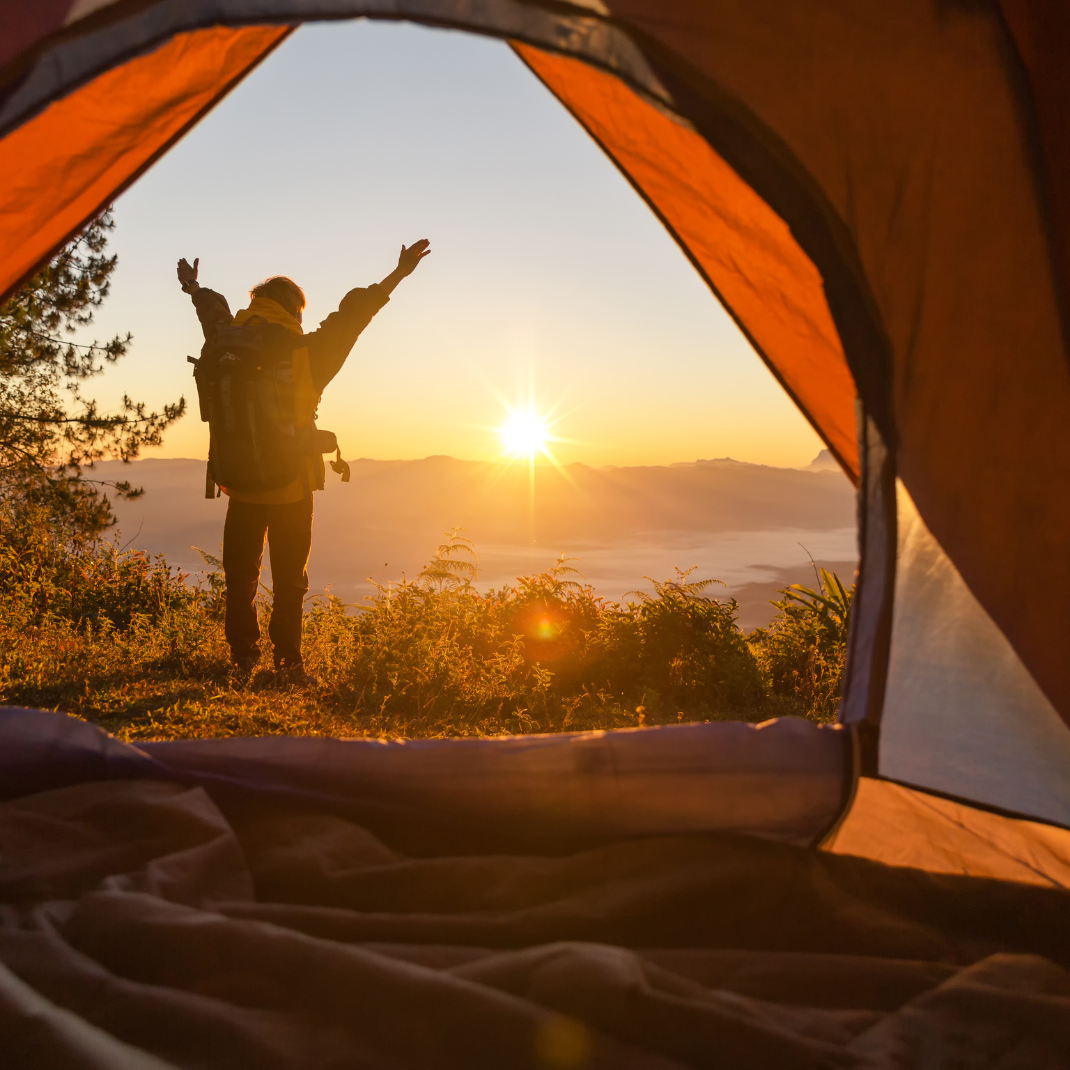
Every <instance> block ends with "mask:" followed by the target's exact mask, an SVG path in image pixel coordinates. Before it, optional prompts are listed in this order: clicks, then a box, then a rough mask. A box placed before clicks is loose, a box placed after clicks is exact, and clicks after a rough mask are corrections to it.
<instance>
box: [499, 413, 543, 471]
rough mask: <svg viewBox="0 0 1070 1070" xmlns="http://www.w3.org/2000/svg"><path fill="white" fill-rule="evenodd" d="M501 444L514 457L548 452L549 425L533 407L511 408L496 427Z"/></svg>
mask: <svg viewBox="0 0 1070 1070" xmlns="http://www.w3.org/2000/svg"><path fill="white" fill-rule="evenodd" d="M498 434H499V435H500V436H501V440H502V446H503V448H504V449H505V451H506V452H507V453H511V454H512V455H513V456H514V457H527V458H529V459H534V457H535V454H537V453H544V454H545V453H548V450H547V448H546V443H547V441H548V439H549V438H550V426H549V423H548V422H547V420H546V417H545V416H540V415H539V414H538V413H537V412H535V410H534V409H513V410H511V411H510V412H509V415H508V417H507V418H506V421H505V423H504V424H502V426H501V427H500V428H499V429H498Z"/></svg>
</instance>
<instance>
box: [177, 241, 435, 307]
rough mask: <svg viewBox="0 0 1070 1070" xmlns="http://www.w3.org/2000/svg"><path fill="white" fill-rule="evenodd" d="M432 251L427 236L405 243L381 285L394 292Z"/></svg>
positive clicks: (389, 291)
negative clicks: (396, 261)
mask: <svg viewBox="0 0 1070 1070" xmlns="http://www.w3.org/2000/svg"><path fill="white" fill-rule="evenodd" d="M430 252H431V243H430V242H429V241H428V240H427V239H426V238H421V239H420V240H419V241H418V242H413V244H412V245H408V246H406V245H403V246H402V247H401V255H400V256H399V257H398V266H397V267H396V268H394V270H393V271H391V272H390V274H389V275H387V277H386V278H385V279H383V281H382V282H381V283H379V285H380V286H381V287H382V288H383V289H384V290H386V292H387V294H391V293H393V292H394V287H395V286H397V284H398V283H399V282H401V280H402V279H403V278H405V276H406V275H411V274H412V273H413V272H414V271H415V270H416V265H417V264H419V262H420V261H421V260H423V258H424V257H425V256H427V255H428V253H430ZM194 277H196V272H194Z"/></svg>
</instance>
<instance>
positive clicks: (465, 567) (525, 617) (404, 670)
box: [0, 505, 853, 741]
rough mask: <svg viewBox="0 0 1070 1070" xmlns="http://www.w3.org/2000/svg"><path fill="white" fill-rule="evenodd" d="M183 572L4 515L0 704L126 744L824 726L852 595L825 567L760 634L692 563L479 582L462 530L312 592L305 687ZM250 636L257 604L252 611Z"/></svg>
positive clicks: (37, 517) (20, 515)
mask: <svg viewBox="0 0 1070 1070" xmlns="http://www.w3.org/2000/svg"><path fill="white" fill-rule="evenodd" d="M205 556H206V562H207V563H208V566H209V569H208V572H207V574H206V576H205V577H204V578H203V579H202V580H201V581H200V582H199V583H192V582H191V579H190V577H189V576H187V575H184V574H182V573H180V572H177V571H176V570H174V569H172V568H169V567H168V566H167V564H166V562H165V561H163V559H162V558H155V559H150V558H148V557H146V556H145V555H144V554H142V553H140V552H131V551H127V552H122V551H120V550H118V549H116V548H115V546H114V545H112V544H110V543H108V542H107V541H104V540H99V539H80V538H79V537H78V536H77V534H76V533H75V532H74V531H72V530H71V529H69V528H67V527H65V526H64V525H63V524H62V523H61V522H59V521H57V520H56V519H55V518H53V517H50V516H49V515H48V514H47V513H45V512H44V511H43V510H41V509H39V508H36V507H31V506H25V505H22V506H17V507H15V506H11V505H8V506H6V507H4V508H3V509H0V597H3V598H4V600H5V603H6V605H7V609H8V611H7V613H6V615H5V617H4V620H3V621H2V622H0V701H2V702H3V703H5V704H9V705H26V706H36V707H40V708H45V709H59V710H64V711H66V712H68V713H72V714H75V715H77V716H79V717H83V718H85V719H86V720H88V721H91V722H93V723H95V724H99V725H101V726H102V727H104V728H105V729H107V730H108V731H110V732H112V733H114V734H115V735H117V736H119V737H120V738H123V739H127V740H131V741H136V740H150V739H173V738H182V737H207V736H227V735H242V734H255V735H262V734H275V733H291V734H327V735H340V736H356V735H367V736H374V737H380V738H383V737H386V738H401V737H406V738H409V737H416V736H424V737H427V736H433V737H435V736H437V737H441V736H473V735H496V734H501V733H528V732H556V731H567V730H584V729H597V728H619V727H629V726H635V725H638V724H664V723H677V722H680V721H696V720H698V721H702V720H718V719H732V720H736V719H743V720H751V721H760V720H765V719H767V718H769V717H774V716H782V715H796V716H806V717H811V718H813V719H815V720H830V719H831V718H832V717H833V716H834V713H835V707H836V702H837V699H838V694H839V686H840V678H841V675H842V663H843V653H844V649H845V642H846V629H847V621H848V617H849V612H850V601H851V596H852V593H853V589H847V588H844V586H843V585H842V584H841V583H840V581H839V579H838V578H837V577H835V576H831V575H829V574H828V573H825V572H822V574H821V577H820V581H819V583H818V587H817V589H816V590H807V589H803V588H791V589H789V590H787V591H785V592H783V594H784V600H783V601H782V602H778V603H775V605H776V606H777V608H778V615H777V617H776V619H775V620H774V621H773V623H772V624H771V625H770V626H769V627H768V628H765V629H758V630H756V631H754V632H751V633H749V634H744V633H743V632H741V631H740V629H739V627H738V625H737V622H736V616H737V606H736V603H735V601H734V600H731V599H728V600H723V601H721V600H717V599H715V598H712V597H710V596H709V595H708V594H707V591H708V589H709V586H710V584H711V583H712V582H713V581H710V580H705V581H696V580H693V579H692V578H691V575H690V572H682V571H680V570H677V574H676V576H674V577H673V578H672V579H669V580H665V581H664V582H654V583H653V593H639V592H634V593H633V594H632V595H631V596H627V598H626V600H625V601H623V602H622V603H616V602H611V601H608V600H606V599H603V598H600V597H599V596H598V595H597V593H596V592H595V591H593V590H592V589H591V588H590V587H589V586H587V585H585V584H584V583H583V581H582V577H580V576H579V574H578V573H577V571H576V570H575V568H574V566H573V564H572V563H571V562H570V561H569V560H567V559H565V558H564V556H563V555H562V557H561V558H559V559H558V561H557V562H556V563H554V564H553V565H552V566H551V567H550V568H549V569H548V570H547V571H546V572H543V573H541V574H539V575H535V576H527V577H522V578H520V579H518V581H517V583H516V584H515V585H514V586H510V587H504V588H502V589H500V590H495V591H490V592H486V593H480V592H479V591H477V590H476V588H475V587H474V586H473V580H474V579H475V578H476V564H477V563H476V559H475V551H474V548H473V547H472V545H471V543H469V542H468V540H466V539H464V538H462V537H461V536H460V535H459V533H458V532H454V533H452V534H451V535H450V536H449V537H448V539H447V541H446V542H445V543H444V544H443V545H442V546H440V547H439V548H438V550H437V551H436V552H435V554H434V555H433V557H432V559H431V560H430V561H429V563H428V565H427V566H426V567H425V569H424V570H423V571H422V572H421V573H420V575H419V576H418V577H417V579H416V580H415V581H412V582H401V583H396V584H384V585H378V586H377V589H376V592H375V594H374V595H372V596H371V597H370V598H369V599H367V600H366V601H365V602H364V604H363V605H362V606H360V607H353V606H347V605H344V604H343V603H342V602H340V601H339V600H338V599H336V598H332V597H329V596H325V597H320V598H316V599H313V600H312V601H311V605H310V609H309V612H307V613H306V616H305V623H304V654H305V662H306V668H307V670H308V672H309V673H310V674H312V675H313V676H314V677H315V678H316V680H317V683H316V684H315V685H313V686H312V687H297V686H292V685H289V684H287V683H286V682H285V681H284V680H277V679H276V678H275V676H274V674H273V673H272V672H270V671H269V663H268V662H267V659H265V663H264V664H262V666H261V668H260V669H259V670H258V671H257V672H255V673H254V674H253V675H252V676H251V677H243V676H241V675H240V674H238V673H236V672H235V671H233V670H232V669H231V667H230V665H229V657H228V650H227V646H226V642H225V640H224V638H223V623H222V617H223V604H224V593H225V592H224V587H223V578H222V575H221V573H220V572H219V570H218V562H217V561H216V560H215V559H214V558H211V557H210V556H209V555H205ZM259 612H260V614H261V623H262V626H263V629H264V632H265V634H266V623H267V619H266V618H267V613H268V605H267V599H266V598H265V599H264V603H263V604H261V605H260V607H259Z"/></svg>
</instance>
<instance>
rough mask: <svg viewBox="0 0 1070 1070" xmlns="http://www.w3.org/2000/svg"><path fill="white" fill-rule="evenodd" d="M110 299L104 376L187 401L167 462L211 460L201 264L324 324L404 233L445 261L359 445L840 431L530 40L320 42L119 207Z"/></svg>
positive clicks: (395, 313) (337, 389)
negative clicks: (565, 99)
mask: <svg viewBox="0 0 1070 1070" xmlns="http://www.w3.org/2000/svg"><path fill="white" fill-rule="evenodd" d="M114 214H115V221H116V229H115V231H114V232H113V240H112V242H111V247H112V249H113V251H114V252H116V253H118V255H119V267H118V269H117V270H116V273H115V275H114V281H113V285H112V292H111V295H110V296H109V298H108V299H107V301H106V303H105V305H104V307H103V308H102V309H101V311H100V313H98V316H97V320H96V322H95V323H94V325H93V327H91V328H90V329H89V331H88V332H83V333H82V335H81V336H80V337H81V338H83V339H85V338H86V337H87V336H96V337H98V338H103V337H105V336H109V335H110V334H112V333H115V332H122V333H125V332H126V331H130V332H132V333H133V335H134V343H133V347H132V349H131V352H130V355H129V356H127V357H126V358H124V359H123V361H122V362H121V363H120V364H118V365H117V366H115V367H114V368H113V369H110V370H109V371H108V372H107V373H106V374H105V376H104V377H103V378H102V379H101V380H99V381H98V382H97V383H96V390H95V395H96V396H97V397H98V398H99V399H100V400H101V401H102V402H104V403H105V404H114V403H115V401H116V400H117V399H118V398H119V397H121V395H122V393H123V392H124V391H125V392H127V393H129V394H130V395H131V396H132V397H134V398H137V399H143V400H145V401H147V402H149V403H150V405H153V406H160V405H162V404H163V403H164V402H167V401H172V400H174V399H176V398H177V397H178V396H179V395H180V394H185V396H186V398H187V401H188V402H189V403H190V414H189V415H187V416H186V417H185V418H183V419H182V420H181V421H180V422H179V423H178V424H176V425H175V427H174V428H172V429H171V430H170V431H169V432H168V434H167V437H166V440H165V443H164V445H163V446H162V447H161V448H160V449H157V450H151V451H147V452H146V455H147V456H151V455H154V456H161V457H204V456H206V455H207V448H208V436H207V425H205V424H201V423H200V422H199V419H198V417H197V415H196V402H195V390H194V387H193V382H192V379H191V375H190V366H189V365H188V364H187V363H186V359H185V358H186V356H187V354H189V355H194V356H195V355H196V354H197V352H198V350H199V348H200V345H201V335H200V330H199V327H198V324H197V320H196V316H195V314H194V311H193V308H192V305H191V303H190V301H189V298H188V297H186V296H185V295H184V294H183V293H182V292H181V291H180V290H179V289H178V284H177V282H176V280H175V263H176V261H177V260H178V258H179V257H183V256H184V257H186V258H188V259H189V260H190V261H191V262H192V261H193V258H194V257H199V258H200V281H201V283H202V284H203V285H206V286H209V287H211V288H213V289H216V290H219V291H220V292H222V293H223V294H225V295H226V296H227V298H228V300H229V301H230V304H231V307H232V309H235V310H237V309H238V308H240V307H243V306H244V305H245V304H246V303H247V291H248V289H249V287H250V286H252V285H253V284H254V283H256V282H257V281H259V280H260V279H262V278H264V277H267V276H269V275H274V274H285V275H289V276H291V277H292V278H294V279H295V280H296V281H297V282H298V283H299V284H300V285H301V286H302V287H303V288H304V290H305V293H306V295H307V297H308V307H307V308H306V310H305V317H304V322H305V326H306V329H312V328H313V327H314V326H315V325H316V324H317V323H318V322H319V321H320V320H321V319H323V318H324V317H325V316H326V315H327V314H328V313H329V312H331V311H333V309H334V308H335V307H337V304H338V302H339V300H340V299H341V298H342V296H343V295H344V294H345V293H346V291H347V290H349V289H350V288H351V287H354V286H366V285H368V284H370V283H372V282H376V281H378V280H379V279H381V278H383V277H384V276H385V275H387V274H388V273H389V272H390V271H391V270H392V269H393V268H394V266H395V265H396V263H397V255H398V252H399V250H400V247H401V244H402V243H403V242H405V243H411V242H412V241H415V240H416V239H418V238H424V237H426V238H429V239H430V241H431V248H432V253H431V255H430V256H429V257H427V258H426V259H425V260H424V261H423V263H422V264H421V265H420V267H419V268H418V269H417V271H416V272H415V274H413V275H412V276H410V277H409V278H408V279H406V280H404V281H403V282H402V283H401V284H400V286H399V287H398V289H397V290H396V291H395V294H394V296H393V298H392V300H391V301H390V303H389V304H388V305H387V306H386V307H385V308H384V309H383V310H382V311H381V312H380V313H379V314H378V315H377V317H376V318H375V320H374V321H373V322H372V324H371V325H370V326H369V327H368V328H367V329H366V330H365V332H364V333H363V334H362V336H361V338H360V340H359V341H358V342H357V345H356V347H355V349H354V351H353V353H352V355H351V356H350V358H349V360H348V362H347V363H346V365H345V367H344V368H343V370H342V371H341V372H340V373H339V375H338V376H337V378H336V379H335V380H334V381H333V382H332V383H331V385H330V386H329V387H328V388H327V391H326V393H325V395H324V399H323V402H322V403H321V405H320V416H319V420H318V424H319V426H320V427H325V428H329V429H331V430H333V431H335V432H336V433H337V434H338V437H339V440H340V442H341V445H342V450H343V453H344V454H345V455H346V456H347V457H351V458H354V457H375V458H381V459H387V458H389V459H410V458H419V457H425V456H429V455H433V454H449V455H452V456H455V457H459V458H464V459H471V460H492V459H496V458H499V457H500V456H501V455H502V450H503V444H502V440H501V436H500V434H499V428H500V427H501V425H502V424H503V422H505V420H506V416H507V407H508V406H512V407H514V408H515V407H524V406H527V405H528V403H529V401H530V400H532V399H533V401H534V406H535V409H536V410H537V411H538V412H539V413H540V414H546V415H547V416H548V417H549V418H550V419H551V420H552V421H553V424H552V434H553V436H554V438H555V439H556V440H557V441H554V442H552V443H551V444H550V448H551V449H552V451H553V453H554V456H555V457H556V458H557V459H558V460H559V461H561V462H562V463H565V464H568V463H572V462H575V461H580V462H583V463H585V464H590V465H594V466H601V465H607V464H615V465H637V464H666V463H672V462H678V461H690V460H696V459H698V458H714V457H726V456H730V457H733V458H735V459H737V460H743V461H750V462H754V463H761V464H772V465H781V466H790V467H795V466H803V465H806V464H807V463H809V462H810V461H811V460H812V459H813V458H814V456H815V455H816V454H817V452H818V451H819V450H820V449H821V447H822V443H821V442H820V440H819V439H818V438H817V436H816V435H815V434H814V432H813V431H812V429H811V428H810V427H809V425H808V424H807V423H806V421H805V420H804V419H803V418H802V416H801V415H799V413H798V412H797V410H796V409H795V407H794V406H793V405H792V403H791V401H790V400H789V399H788V397H787V396H786V395H785V394H784V392H783V391H782V390H781V388H780V387H779V386H778V385H777V383H776V382H775V380H774V379H773V377H772V375H771V374H770V373H769V372H768V371H767V370H766V368H765V367H764V365H763V364H762V363H761V361H760V360H759V359H758V357H757V356H756V355H755V353H754V352H753V350H752V349H751V348H750V346H749V344H748V343H747V341H746V340H745V339H744V338H743V336H742V335H741V334H740V333H739V331H738V330H737V329H736V327H735V325H734V324H733V323H732V321H731V319H730V318H729V317H728V315H727V314H726V313H725V312H724V310H723V309H722V308H721V306H720V305H719V304H718V302H717V300H716V298H714V297H713V295H712V294H711V293H710V292H709V290H708V289H707V287H706V286H705V284H704V283H703V282H702V280H701V279H700V278H699V276H698V275H697V274H696V272H695V271H694V269H693V268H692V267H691V266H690V264H689V263H688V262H687V260H686V259H685V258H684V256H683V254H682V253H681V252H680V251H679V249H678V248H677V247H676V245H675V244H674V243H673V241H672V239H671V238H670V237H669V235H668V234H667V233H666V232H665V230H664V229H663V228H662V227H661V224H660V223H659V222H658V221H657V220H656V218H655V217H654V216H653V214H652V213H651V212H650V211H649V209H648V208H647V207H646V206H645V205H644V204H643V202H642V201H641V200H640V199H639V197H638V196H637V195H636V194H635V193H634V191H633V190H632V189H631V188H630V187H629V186H628V184H627V183H626V182H625V181H624V179H623V178H622V177H621V176H620V175H619V174H618V172H617V171H616V169H615V168H614V166H613V165H612V163H611V162H610V161H609V160H608V159H607V158H606V157H605V156H604V155H603V154H602V152H601V150H600V149H599V148H598V147H597V146H596V145H595V143H594V142H593V141H592V140H591V139H590V138H589V137H588V136H587V134H586V133H585V132H584V131H583V130H582V128H581V127H580V126H579V125H578V124H576V122H575V120H573V119H572V118H571V116H569V115H568V113H567V112H566V111H565V110H564V109H563V108H562V107H561V106H560V105H559V104H558V103H557V102H556V101H555V100H554V98H553V97H552V96H551V95H550V93H549V92H548V91H547V90H546V89H545V88H544V87H543V86H542V85H541V84H540V83H539V82H538V81H537V80H536V79H535V77H534V76H533V75H532V74H531V73H530V72H529V71H528V70H527V69H526V68H525V67H524V66H523V65H522V64H521V62H520V61H519V60H518V59H517V58H516V57H515V56H514V55H513V53H512V52H511V51H510V50H509V48H508V46H507V45H505V44H504V43H503V42H500V41H492V40H487V39H483V38H478V37H474V36H471V35H465V34H459V33H456V32H452V31H444V30H430V29H425V28H421V27H416V26H411V25H405V24H394V23H371V22H342V23H323V24H319V25H314V26H306V27H303V28H302V29H300V30H298V31H297V33H296V34H294V35H293V36H292V37H291V38H290V39H289V40H288V41H287V42H286V43H285V44H284V45H283V46H282V47H281V48H280V49H279V50H278V51H276V52H275V53H274V54H273V55H272V56H271V57H269V58H268V60H267V61H266V62H265V63H263V64H262V65H261V66H260V67H259V68H258V69H257V70H256V71H254V72H253V73H252V75H250V76H249V77H248V78H247V79H246V80H245V81H244V82H243V83H242V84H241V85H240V86H239V87H238V88H237V89H236V90H235V91H234V92H233V93H232V94H231V95H230V96H229V97H227V98H226V99H225V100H224V101H223V102H222V103H221V104H220V105H219V106H218V107H217V108H216V109H215V110H214V111H213V112H212V113H211V114H210V115H209V116H208V117H207V118H206V119H205V120H204V121H202V122H201V124H200V125H199V126H198V127H196V128H195V129H194V130H193V131H192V132H191V133H190V134H188V135H187V136H186V138H185V139H184V140H183V141H181V142H180V143H179V144H178V145H177V146H176V147H175V148H174V149H172V150H171V152H170V153H169V154H168V155H167V156H165V157H164V158H163V159H162V160H161V161H160V162H158V163H157V164H156V165H155V166H154V167H153V168H152V169H151V170H150V171H149V172H148V173H147V174H146V175H145V176H143V177H142V178H141V179H140V181H139V182H137V183H136V184H135V185H134V186H133V187H132V188H131V189H130V190H129V191H127V192H126V193H125V194H123V196H122V197H120V198H119V200H118V201H117V202H116V205H115V213H114Z"/></svg>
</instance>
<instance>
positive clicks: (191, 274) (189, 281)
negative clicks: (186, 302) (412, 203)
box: [178, 256, 201, 296]
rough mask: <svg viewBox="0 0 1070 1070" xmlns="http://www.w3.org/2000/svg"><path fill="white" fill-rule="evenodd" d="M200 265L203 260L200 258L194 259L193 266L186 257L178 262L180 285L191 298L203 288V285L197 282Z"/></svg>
mask: <svg viewBox="0 0 1070 1070" xmlns="http://www.w3.org/2000/svg"><path fill="white" fill-rule="evenodd" d="M200 263H201V258H200V257H199V256H195V257H194V258H193V264H192V266H191V265H190V264H189V262H188V261H187V260H186V258H185V257H183V258H182V259H181V260H179V262H178V282H179V285H180V286H181V287H182V290H183V292H184V293H188V294H190V296H192V295H193V294H195V293H196V292H197V291H198V290H199V289H200V288H201V284H200V283H199V282H198V281H197V268H198V267H199V266H200Z"/></svg>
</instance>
